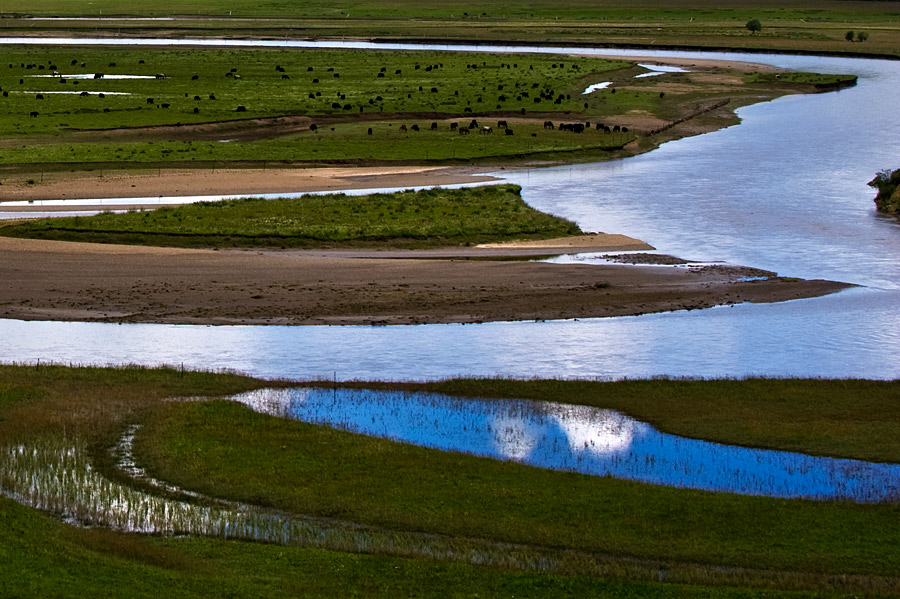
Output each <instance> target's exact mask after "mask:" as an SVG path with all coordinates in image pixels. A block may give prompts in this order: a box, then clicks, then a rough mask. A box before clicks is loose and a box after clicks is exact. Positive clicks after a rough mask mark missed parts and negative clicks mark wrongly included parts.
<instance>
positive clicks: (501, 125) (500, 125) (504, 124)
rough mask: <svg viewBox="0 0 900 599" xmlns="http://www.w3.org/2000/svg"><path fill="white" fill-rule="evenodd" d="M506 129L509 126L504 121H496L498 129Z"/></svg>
mask: <svg viewBox="0 0 900 599" xmlns="http://www.w3.org/2000/svg"><path fill="white" fill-rule="evenodd" d="M507 127H509V125H507V124H506V121H497V128H498V129H506V128H507Z"/></svg>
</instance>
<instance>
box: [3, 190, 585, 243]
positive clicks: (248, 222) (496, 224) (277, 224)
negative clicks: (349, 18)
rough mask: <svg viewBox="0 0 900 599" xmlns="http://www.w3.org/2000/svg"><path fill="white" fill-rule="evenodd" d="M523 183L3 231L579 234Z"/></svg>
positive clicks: (53, 222)
mask: <svg viewBox="0 0 900 599" xmlns="http://www.w3.org/2000/svg"><path fill="white" fill-rule="evenodd" d="M520 191H521V189H520V188H519V187H518V186H516V185H488V186H482V187H475V188H463V189H431V190H423V191H417V192H416V191H401V192H396V193H389V194H385V193H378V194H369V195H363V196H347V195H344V194H333V195H321V196H304V197H301V198H297V199H274V200H263V199H259V198H249V199H240V200H227V201H222V202H202V203H197V204H186V205H183V206H179V207H176V208H167V207H164V208H159V209H157V210H150V211H139V212H138V211H132V212H127V213H124V214H114V213H104V214H99V215H96V216H89V217H70V218H48V219H39V220H33V221H22V222H20V223H19V224H13V225H7V226H0V235H3V236H9V237H27V238H35V239H56V240H63V241H86V242H94V243H127V244H136V245H156V246H176V247H276V248H284V247H292V248H305V247H348V246H349V247H366V246H377V247H432V246H447V245H461V244H474V243H484V242H488V241H500V240H510V239H548V238H553V237H563V236H567V235H577V234H580V233H581V230H580V229H579V228H578V226H577V225H575V224H574V223H572V222H571V221H568V220H565V219H562V218H559V217H555V216H551V215H549V214H544V213H542V212H539V211H537V210H535V209H533V208H531V207H529V206H528V205H527V204H526V203H525V202H524V201H523V200H522V197H521V195H520Z"/></svg>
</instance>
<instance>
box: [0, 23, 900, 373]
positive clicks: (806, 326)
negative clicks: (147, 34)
mask: <svg viewBox="0 0 900 599" xmlns="http://www.w3.org/2000/svg"><path fill="white" fill-rule="evenodd" d="M2 42H3V40H0V43H2ZM119 42H121V40H119ZM160 43H162V42H160ZM237 45H248V44H247V43H241V44H237ZM261 45H286V44H285V43H284V42H264V43H263V44H261ZM287 45H293V46H308V45H309V44H307V43H291V44H287ZM330 45H340V44H330ZM369 46H370V45H366V44H357V43H353V44H344V45H343V47H369ZM378 47H385V46H381V45H379V46H378ZM391 47H397V48H423V46H413V45H392V46H391ZM434 48H436V49H448V48H450V47H448V46H436V47H434ZM453 49H480V50H485V51H523V50H525V49H522V48H492V47H486V46H477V47H459V48H453ZM531 50H533V51H553V50H554V49H553V48H543V49H531ZM557 50H558V49H557ZM567 51H572V50H571V49H569V50H567ZM578 51H579V52H581V50H580V49H579V50H578ZM585 52H590V53H597V54H607V55H628V54H638V53H639V54H641V55H648V54H652V55H654V57H656V58H658V59H660V60H662V59H664V58H666V57H668V56H679V57H684V56H695V57H698V58H730V59H734V60H748V61H756V62H762V63H768V64H774V65H777V66H782V67H786V68H793V69H799V70H810V71H819V72H843V73H855V74H858V75H859V76H860V82H859V85H858V86H857V87H855V88H851V89H846V90H842V91H840V92H835V93H828V94H818V95H810V96H794V97H788V98H782V99H779V100H775V101H773V102H767V103H764V104H759V105H755V106H750V107H746V108H743V109H741V110H740V111H739V115H740V117H741V118H742V123H741V125H739V126H735V127H731V128H728V129H725V130H722V131H718V132H715V133H712V134H708V135H703V136H700V137H694V138H690V139H685V140H679V141H676V142H671V143H667V144H665V145H664V146H662V147H661V148H659V149H658V150H655V151H653V152H651V153H649V154H645V155H642V156H637V157H634V158H630V159H626V160H621V161H616V162H610V163H599V164H588V165H578V166H567V167H559V168H551V169H537V170H526V171H515V172H513V171H503V172H501V173H500V174H501V175H502V176H505V177H506V178H507V179H508V180H509V181H511V182H514V183H519V184H521V185H522V186H523V195H524V197H525V199H526V200H527V201H528V202H529V203H530V204H531V205H533V206H535V207H536V208H538V209H541V210H545V211H548V212H552V213H554V214H559V215H562V216H565V217H568V218H571V219H573V220H575V221H576V222H578V224H579V225H580V226H581V227H582V228H583V229H585V230H600V231H607V232H619V233H626V234H629V235H633V236H635V237H639V238H641V239H644V240H645V241H647V242H648V243H650V244H652V245H654V246H655V247H657V248H659V250H660V251H663V252H666V253H671V254H675V255H679V256H681V257H684V258H688V259H692V260H702V261H713V260H726V261H728V262H732V263H738V264H746V265H750V266H755V267H759V268H764V269H768V270H774V271H777V272H779V273H780V274H782V275H786V276H797V277H806V278H827V279H835V280H841V281H847V282H851V283H855V284H858V285H861V286H864V287H863V288H862V289H856V290H852V291H849V292H844V293H841V294H838V295H836V296H831V297H827V298H820V299H816V300H804V301H796V302H789V303H786V304H773V305H743V306H735V307H729V308H718V309H712V310H704V311H694V312H678V313H668V314H658V315H647V316H640V317H627V318H614V319H601V320H597V319H594V320H584V321H562V322H541V323H534V322H528V323H495V324H485V325H467V326H461V325H434V326H405V327H396V328H390V329H386V328H369V327H365V328H358V327H346V328H341V327H300V328H290V327H187V326H182V327H177V326H165V325H127V326H126V325H105V324H96V323H38V322H35V323H25V322H20V321H9V320H7V321H0V338H2V339H4V341H5V343H4V344H3V345H2V349H0V360H2V361H4V362H15V361H18V362H33V361H35V360H38V359H40V360H43V361H58V362H71V363H79V364H85V363H92V364H123V363H141V364H159V363H169V364H181V363H184V365H185V366H186V367H195V368H212V369H217V368H229V369H236V370H241V371H243V372H248V373H251V374H256V375H260V376H284V377H295V378H309V377H326V378H331V377H332V376H337V377H338V378H341V379H349V378H382V379H417V380H418V379H431V378H444V377H449V376H456V375H484V376H491V375H501V376H562V377H598V378H612V379H615V378H622V377H648V376H656V375H672V376H704V377H715V376H750V375H767V376H788V375H798V376H820V377H871V378H897V377H900V357H898V356H900V326H898V325H900V322H898V320H900V316H898V315H897V313H898V309H897V308H898V306H900V260H898V259H897V257H898V256H900V223H898V220H897V219H894V218H887V217H883V216H879V215H878V214H876V213H875V211H874V205H873V203H872V197H873V191H872V190H871V189H870V188H868V187H867V186H866V182H867V181H869V180H871V179H872V177H873V176H874V174H875V173H876V172H877V171H879V170H881V169H885V168H897V167H900V164H898V163H897V158H898V156H900V112H898V111H897V110H896V90H897V89H898V86H900V62H891V61H878V60H866V59H846V58H822V57H797V56H777V55H775V56H773V55H748V54H722V53H683V52H657V53H653V52H649V51H609V50H605V51H603V50H600V51H598V50H588V49H586V50H585ZM662 76H663V77H664V76H665V75H662ZM598 93H600V92H598Z"/></svg>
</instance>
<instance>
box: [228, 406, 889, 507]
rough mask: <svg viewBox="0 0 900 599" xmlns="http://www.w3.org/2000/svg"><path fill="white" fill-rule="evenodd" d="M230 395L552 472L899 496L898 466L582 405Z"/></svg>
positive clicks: (693, 485)
mask: <svg viewBox="0 0 900 599" xmlns="http://www.w3.org/2000/svg"><path fill="white" fill-rule="evenodd" d="M233 399H235V400H237V401H240V402H241V403H244V404H245V405H247V406H249V407H251V408H252V409H254V410H256V411H259V412H264V413H267V414H272V415H275V416H280V417H286V418H294V419H297V420H302V421H304V422H311V423H315V424H325V425H328V426H334V427H336V428H340V429H343V430H348V431H352V432H356V433H361V434H365V435H372V436H376V437H384V438H387V439H393V440H396V441H402V442H405V443H412V444H414V445H421V446H425V447H431V448H436V449H442V450H445V451H461V452H466V453H472V454H476V455H480V456H487V457H491V458H496V459H502V460H513V461H517V462H521V463H523V464H528V465H531V466H539V467H541V468H550V469H554V470H565V471H571V472H580V473H583V474H591V475H597V476H613V477H615V478H623V479H628V480H635V481H640V482H646V483H652V484H657V485H664V486H670V487H679V488H690V489H701V490H707V491H721V492H728V493H738V494H742V495H764V496H770V497H784V498H805V499H820V500H823V499H839V500H851V501H856V502H881V501H900V465H896V464H875V463H870V462H863V461H859V460H846V459H834V458H823V457H813V456H808V455H803V454H798V453H790V452H784V451H771V450H762V449H749V448H744V447H736V446H729V445H722V444H718V443H710V442H707V441H697V440H694V439H686V438H684V437H678V436H675V435H669V434H665V433H660V432H659V431H657V430H655V429H654V428H653V427H651V426H650V425H648V424H646V423H643V422H638V421H637V420H634V419H633V418H630V417H628V416H625V415H624V414H621V413H619V412H614V411H611V410H603V409H599V408H593V407H589V406H576V405H568V404H556V403H550V402H536V401H526V400H512V401H510V400H480V399H458V398H452V397H447V396H442V395H435V394H426V393H403V392H398V391H373V390H368V389H362V390H358V389H310V388H297V389H264V390H259V391H252V392H250V393H245V394H241V395H238V396H236V397H234V398H233Z"/></svg>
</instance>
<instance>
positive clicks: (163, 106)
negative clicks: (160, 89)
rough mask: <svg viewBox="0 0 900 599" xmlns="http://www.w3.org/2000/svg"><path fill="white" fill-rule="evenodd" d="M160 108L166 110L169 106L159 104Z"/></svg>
mask: <svg viewBox="0 0 900 599" xmlns="http://www.w3.org/2000/svg"><path fill="white" fill-rule="evenodd" d="M160 107H161V108H168V107H169V104H160Z"/></svg>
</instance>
